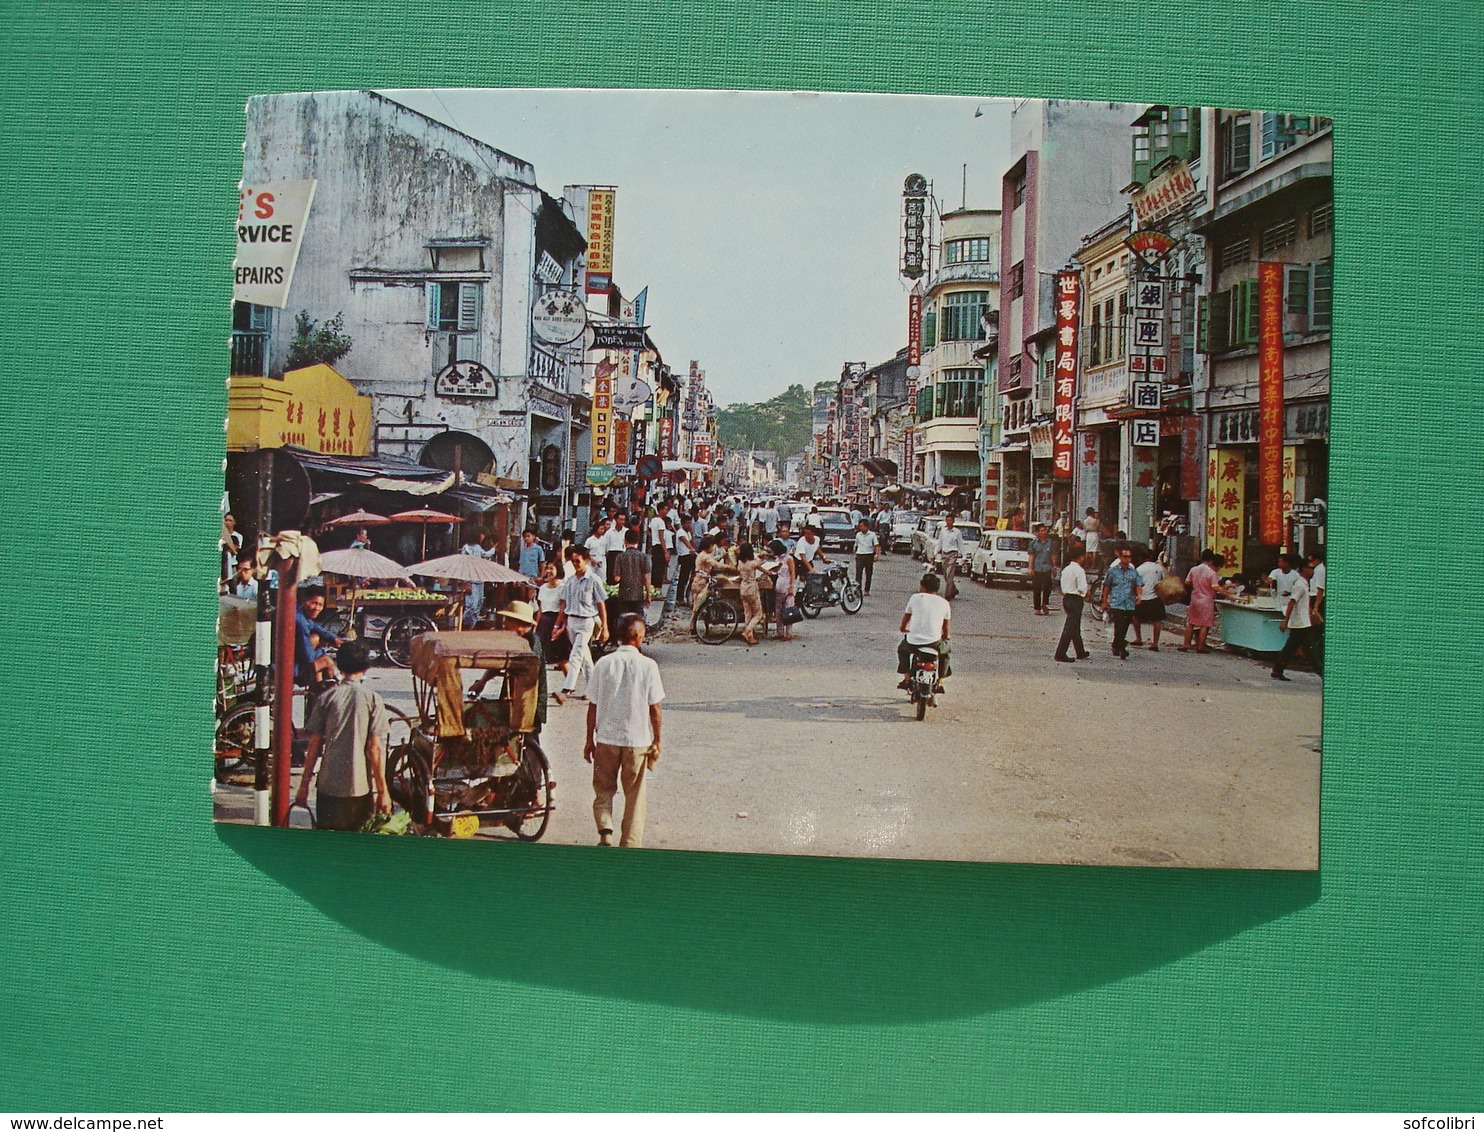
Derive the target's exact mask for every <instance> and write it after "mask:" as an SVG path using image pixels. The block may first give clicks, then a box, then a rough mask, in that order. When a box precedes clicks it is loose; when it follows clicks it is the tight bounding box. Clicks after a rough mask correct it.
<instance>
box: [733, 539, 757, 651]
mask: <svg viewBox="0 0 1484 1132" xmlns="http://www.w3.org/2000/svg"><path fill="white" fill-rule="evenodd" d="M761 565H762V563H761V562H759V561H758V557H757V552H756V551H754V550H753V549H752V543H750V542H744V543H743V544H742V545H741V546H740V547H738V548H737V573H738V574H739V575H740V576H741V586H740V589H741V596H742V615H743V617H744V618H745V620H744V621H743V622H742V639H743V640H744V641H746V642H747V643H748V644H749V645H755V644H757V637H756V636H754V635H753V632H752V631H753V629H755V628H757V626H759V625H761V624H762V621H763V599H762V594H760V593H759V592H758V569H759V567H760V566H761Z"/></svg>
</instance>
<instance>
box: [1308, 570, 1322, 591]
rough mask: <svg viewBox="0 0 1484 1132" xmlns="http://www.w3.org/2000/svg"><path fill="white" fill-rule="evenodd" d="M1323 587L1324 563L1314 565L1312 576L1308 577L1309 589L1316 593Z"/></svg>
mask: <svg viewBox="0 0 1484 1132" xmlns="http://www.w3.org/2000/svg"><path fill="white" fill-rule="evenodd" d="M1322 589H1324V563H1323V562H1321V563H1320V564H1319V565H1318V566H1315V567H1314V576H1313V577H1312V578H1310V579H1309V591H1310V592H1311V593H1315V594H1317V593H1318V592H1319V591H1320V590H1322Z"/></svg>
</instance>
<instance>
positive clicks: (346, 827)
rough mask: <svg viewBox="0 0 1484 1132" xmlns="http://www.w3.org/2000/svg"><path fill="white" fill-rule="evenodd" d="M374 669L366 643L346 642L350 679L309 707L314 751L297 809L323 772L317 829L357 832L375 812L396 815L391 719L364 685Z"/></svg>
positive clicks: (344, 665) (344, 663)
mask: <svg viewBox="0 0 1484 1132" xmlns="http://www.w3.org/2000/svg"><path fill="white" fill-rule="evenodd" d="M370 667H371V649H370V647H369V646H368V645H367V644H366V642H364V641H349V642H347V643H346V644H345V645H344V647H342V648H341V650H340V671H341V673H342V674H343V675H344V676H345V680H344V681H343V682H342V683H340V684H336V685H335V686H334V687H333V688H330V689H327V690H326V691H325V692H323V693H322V694H321V695H320V696H318V697H317V698H316V699H315V701H314V705H313V706H312V707H311V708H310V709H309V716H308V719H307V720H306V721H305V730H306V731H308V732H309V750H308V751H307V753H306V754H305V756H304V770H303V772H302V773H301V774H300V776H299V789H298V791H297V793H296V794H295V797H294V805H296V806H307V805H308V804H309V783H310V782H311V781H312V780H313V779H314V778H315V771H316V770H318V771H319V781H318V782H317V784H316V786H315V815H314V824H315V828H316V829H334V830H341V831H352V830H358V829H360V828H362V827H363V826H364V825H365V824H366V823H367V822H368V821H370V820H371V815H372V814H373V813H380V814H389V813H391V812H392V795H391V791H390V790H389V789H388V788H387V783H386V744H387V733H388V731H390V729H391V720H390V719H389V718H388V716H387V710H386V704H385V703H384V702H383V701H382V698H381V696H379V695H378V694H377V693H375V692H373V691H372V690H371V689H370V688H368V687H366V685H365V684H364V683H363V681H364V679H365V676H366V671H367V669H369V668H370Z"/></svg>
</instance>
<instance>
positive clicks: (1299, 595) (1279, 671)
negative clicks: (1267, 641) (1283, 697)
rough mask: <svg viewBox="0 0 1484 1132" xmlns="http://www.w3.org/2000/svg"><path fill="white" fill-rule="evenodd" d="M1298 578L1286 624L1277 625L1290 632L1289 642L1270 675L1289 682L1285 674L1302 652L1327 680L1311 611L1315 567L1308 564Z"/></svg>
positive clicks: (1286, 609) (1285, 612)
mask: <svg viewBox="0 0 1484 1132" xmlns="http://www.w3.org/2000/svg"><path fill="white" fill-rule="evenodd" d="M1298 575H1299V576H1298V580H1297V581H1295V582H1294V583H1293V585H1292V587H1291V588H1290V590H1289V593H1288V602H1287V604H1286V605H1285V606H1284V607H1283V620H1282V621H1281V622H1280V623H1279V625H1278V628H1280V629H1286V630H1287V631H1288V639H1287V640H1286V641H1284V642H1283V651H1282V652H1280V653H1279V654H1278V659H1277V660H1276V661H1275V662H1274V663H1273V671H1272V672H1271V673H1269V675H1270V676H1272V678H1273V679H1274V680H1287V679H1288V677H1287V676H1285V675H1283V670H1284V669H1285V668H1287V667H1288V664H1289V662H1290V661H1292V660H1293V658H1294V656H1295V655H1296V654H1297V653H1298V651H1299V649H1303V650H1304V655H1305V656H1306V657H1308V658H1309V663H1310V664H1312V665H1313V666H1314V671H1315V672H1317V673H1319V675H1320V676H1321V677H1323V676H1324V657H1323V656H1322V654H1321V653H1320V651H1319V650H1318V649H1317V648H1315V646H1314V620H1313V616H1312V613H1311V610H1310V608H1309V602H1310V600H1311V598H1312V596H1313V595H1312V594H1311V593H1310V592H1309V582H1310V580H1311V579H1312V578H1313V577H1314V567H1312V566H1310V565H1309V564H1308V563H1307V562H1305V563H1304V564H1303V565H1301V566H1300V567H1299V568H1298Z"/></svg>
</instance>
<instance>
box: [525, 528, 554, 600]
mask: <svg viewBox="0 0 1484 1132" xmlns="http://www.w3.org/2000/svg"><path fill="white" fill-rule="evenodd" d="M545 561H546V551H545V550H544V549H542V547H541V544H540V543H538V542H537V541H536V528H535V527H527V528H526V529H525V530H524V531H523V532H522V533H521V536H520V572H521V573H522V574H524V575H525V576H526V577H527V578H530V579H531V585H532V586H533V587H534V586H535V585H536V579H537V578H539V577H540V576H541V563H543V562H545ZM557 561H558V562H560V561H561V560H560V559H558V560H557Z"/></svg>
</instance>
